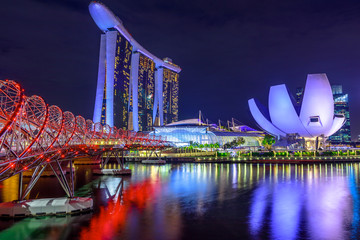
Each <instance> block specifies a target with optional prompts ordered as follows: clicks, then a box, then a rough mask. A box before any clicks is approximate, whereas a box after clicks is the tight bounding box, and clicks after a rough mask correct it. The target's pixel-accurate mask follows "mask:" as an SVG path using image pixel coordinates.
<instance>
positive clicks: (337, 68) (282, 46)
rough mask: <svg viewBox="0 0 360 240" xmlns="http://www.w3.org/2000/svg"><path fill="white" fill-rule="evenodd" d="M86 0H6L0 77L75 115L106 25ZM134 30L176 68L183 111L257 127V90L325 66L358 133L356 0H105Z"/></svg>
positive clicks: (89, 104)
mask: <svg viewBox="0 0 360 240" xmlns="http://www.w3.org/2000/svg"><path fill="white" fill-rule="evenodd" d="M89 3H90V1H88V0H9V1H2V2H1V7H0V29H1V34H0V79H13V80H16V81H18V82H19V83H21V84H22V86H23V87H24V88H25V89H26V92H25V93H26V94H27V95H32V94H36V95H40V96H42V97H43V98H44V99H45V101H46V102H47V103H49V104H56V105H58V106H59V107H61V108H62V109H63V110H70V111H72V112H73V113H74V114H75V115H78V114H80V115H83V116H84V117H86V118H92V113H93V106H94V101H95V89H96V81H97V68H98V52H99V44H100V34H101V31H100V29H98V27H97V26H96V24H95V23H94V21H93V20H92V18H91V16H90V14H89V12H88V4H89ZM103 3H104V4H105V5H107V6H108V7H109V8H110V9H111V10H112V11H113V12H114V13H115V14H116V15H117V16H118V17H119V18H120V19H121V20H122V21H123V23H124V26H125V27H126V28H127V29H128V31H129V32H130V33H131V34H132V36H133V37H134V38H135V39H136V40H137V41H138V42H139V43H140V44H141V45H142V46H144V47H145V48H146V49H147V50H149V51H150V52H152V53H153V54H155V55H156V56H158V57H160V58H163V57H170V58H172V59H173V61H174V63H176V64H178V65H179V66H180V67H181V68H182V72H181V73H180V96H179V119H180V120H181V119H186V118H195V117H197V115H198V111H199V110H202V112H203V113H204V115H205V117H207V118H209V119H210V120H212V121H213V122H217V120H218V119H219V118H220V119H222V120H226V119H231V117H234V118H236V119H238V120H239V121H241V122H243V123H245V124H249V125H251V126H256V125H255V123H254V120H253V119H252V117H251V115H250V112H249V110H248V106H247V100H248V99H249V98H251V97H257V98H259V99H260V100H261V101H262V102H263V103H264V104H266V103H267V96H268V91H269V87H270V86H271V85H275V84H282V83H286V84H287V86H288V87H289V89H290V90H291V91H292V92H295V89H296V87H298V86H304V85H305V80H306V75H307V74H308V73H326V74H327V76H328V78H329V81H330V83H331V84H342V85H343V90H344V92H347V93H349V98H350V117H351V127H352V137H353V139H355V138H357V135H359V134H360V124H359V122H360V94H358V93H359V91H360V46H359V45H360V2H359V1H346V0H343V1H331V0H327V1H320V0H318V1H314V0H281V1H265V0H264V1H258V0H247V1H243V0H233V1H211V0H192V1H168V0H166V1H165V0H151V1H149V0H103Z"/></svg>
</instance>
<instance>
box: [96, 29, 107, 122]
mask: <svg viewBox="0 0 360 240" xmlns="http://www.w3.org/2000/svg"><path fill="white" fill-rule="evenodd" d="M105 42H106V37H105V34H101V38H100V53H99V67H98V79H97V87H96V96H95V107H94V115H93V122H94V123H97V122H100V121H101V112H102V103H103V99H104V84H105V47H106V46H105V45H106V44H105Z"/></svg>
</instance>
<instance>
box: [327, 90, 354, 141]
mask: <svg viewBox="0 0 360 240" xmlns="http://www.w3.org/2000/svg"><path fill="white" fill-rule="evenodd" d="M331 88H332V92H333V96H334V104H335V106H334V113H335V114H342V115H344V116H345V118H346V122H345V124H344V126H342V128H340V130H339V131H337V132H336V133H335V134H333V135H332V136H330V137H329V139H330V140H331V141H332V142H351V129H350V114H349V96H348V94H347V93H343V91H342V86H341V85H333V86H331Z"/></svg>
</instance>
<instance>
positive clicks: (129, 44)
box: [89, 1, 181, 131]
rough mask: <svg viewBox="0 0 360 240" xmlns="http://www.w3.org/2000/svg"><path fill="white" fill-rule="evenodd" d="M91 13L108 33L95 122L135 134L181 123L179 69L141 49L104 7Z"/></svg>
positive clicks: (102, 50) (102, 54)
mask: <svg viewBox="0 0 360 240" xmlns="http://www.w3.org/2000/svg"><path fill="white" fill-rule="evenodd" d="M89 11H90V14H91V16H92V18H93V19H94V21H95V23H96V24H97V26H98V27H99V28H100V29H101V30H102V31H103V32H104V33H103V34H101V41H100V56H99V69H98V80H97V89H96V99H95V108H94V117H93V121H94V122H101V123H102V124H108V125H110V126H111V127H112V126H116V127H118V128H122V129H128V130H134V131H147V130H150V128H151V127H152V126H161V125H164V124H167V123H171V122H175V121H177V120H178V101H179V100H178V94H179V72H180V71H181V69H180V67H179V66H177V65H175V64H173V63H172V60H171V59H169V58H164V59H163V60H161V59H159V58H157V57H156V56H154V55H153V54H151V53H150V52H148V51H147V50H146V49H145V48H143V47H142V46H141V45H140V44H139V43H138V42H136V41H135V39H134V38H133V37H132V36H131V35H130V33H129V32H128V31H127V30H126V29H125V27H124V26H123V24H122V22H121V20H120V19H119V18H118V17H116V16H115V15H114V14H113V13H112V12H111V11H110V10H109V9H108V8H107V7H106V6H105V5H103V4H102V3H99V2H95V1H94V2H91V3H90V5H89Z"/></svg>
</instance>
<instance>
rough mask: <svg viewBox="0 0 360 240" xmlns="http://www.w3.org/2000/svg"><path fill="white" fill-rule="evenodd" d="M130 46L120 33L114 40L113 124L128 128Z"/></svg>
mask: <svg viewBox="0 0 360 240" xmlns="http://www.w3.org/2000/svg"><path fill="white" fill-rule="evenodd" d="M131 54H132V46H131V44H130V42H129V41H128V40H126V38H124V37H123V36H122V35H121V34H120V33H118V37H117V40H116V54H115V71H114V126H116V127H117V128H122V129H128V119H129V86H130V68H131Z"/></svg>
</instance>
